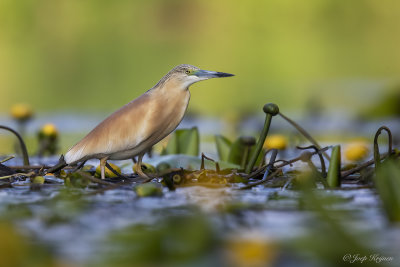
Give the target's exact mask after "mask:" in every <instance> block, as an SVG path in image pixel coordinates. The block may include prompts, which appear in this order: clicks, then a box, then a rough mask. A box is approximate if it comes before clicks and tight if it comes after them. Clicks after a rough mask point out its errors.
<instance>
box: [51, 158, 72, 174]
mask: <svg viewBox="0 0 400 267" xmlns="http://www.w3.org/2000/svg"><path fill="white" fill-rule="evenodd" d="M67 165H68V164H67V163H66V162H65V159H64V155H61V157H60V159H59V160H58V163H57V164H56V165H54V166H53V167H51V168H50V169H48V170H47V173H54V172H57V171H59V170H61V169H62V168H64V167H65V166H67Z"/></svg>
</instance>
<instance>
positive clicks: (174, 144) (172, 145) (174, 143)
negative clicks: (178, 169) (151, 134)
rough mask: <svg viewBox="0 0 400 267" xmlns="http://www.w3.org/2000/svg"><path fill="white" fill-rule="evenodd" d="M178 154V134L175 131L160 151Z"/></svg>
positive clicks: (165, 153)
mask: <svg viewBox="0 0 400 267" xmlns="http://www.w3.org/2000/svg"><path fill="white" fill-rule="evenodd" d="M169 154H178V136H177V134H176V131H175V132H174V133H173V134H171V137H170V139H169V140H168V144H167V146H166V147H165V148H164V149H163V150H162V151H161V155H169Z"/></svg>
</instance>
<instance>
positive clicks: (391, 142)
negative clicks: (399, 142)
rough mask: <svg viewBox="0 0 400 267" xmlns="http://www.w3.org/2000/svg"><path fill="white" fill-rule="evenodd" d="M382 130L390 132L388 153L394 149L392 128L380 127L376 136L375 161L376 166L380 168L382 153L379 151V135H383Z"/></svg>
mask: <svg viewBox="0 0 400 267" xmlns="http://www.w3.org/2000/svg"><path fill="white" fill-rule="evenodd" d="M382 131H386V132H387V134H388V152H387V153H388V155H389V156H390V154H391V153H392V151H393V148H392V147H393V140H392V132H391V131H390V129H389V128H388V127H386V126H382V127H380V128H379V129H378V130H377V131H376V133H375V137H374V161H375V168H379V165H380V164H381V155H380V153H379V145H378V137H379V136H380V135H381V133H382Z"/></svg>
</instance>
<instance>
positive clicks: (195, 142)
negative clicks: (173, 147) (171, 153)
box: [175, 127, 200, 156]
mask: <svg viewBox="0 0 400 267" xmlns="http://www.w3.org/2000/svg"><path fill="white" fill-rule="evenodd" d="M175 133H176V135H177V136H178V153H179V154H184V155H190V156H198V155H199V151H200V136H199V130H198V129H197V127H193V128H191V129H180V130H177V131H176V132H175Z"/></svg>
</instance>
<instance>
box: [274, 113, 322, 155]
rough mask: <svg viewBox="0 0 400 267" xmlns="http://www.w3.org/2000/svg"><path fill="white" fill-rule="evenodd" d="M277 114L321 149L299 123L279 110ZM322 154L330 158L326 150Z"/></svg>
mask: <svg viewBox="0 0 400 267" xmlns="http://www.w3.org/2000/svg"><path fill="white" fill-rule="evenodd" d="M279 115H280V116H281V117H282V118H283V119H285V120H286V121H287V122H289V123H290V124H291V125H292V126H293V127H294V128H296V129H297V131H299V132H300V133H301V134H302V135H303V136H304V137H305V138H306V139H307V140H308V141H310V143H311V144H313V145H314V146H316V147H317V148H318V149H319V150H321V146H320V145H319V144H318V142H317V141H316V140H315V139H314V138H313V137H312V136H311V135H310V134H309V133H308V132H307V131H306V130H304V128H302V127H301V126H300V125H298V124H297V123H296V122H294V121H293V120H291V119H289V118H288V117H287V116H285V115H283V114H282V113H281V112H279ZM323 155H324V157H325V158H326V159H327V160H330V158H329V156H328V154H327V153H326V152H323Z"/></svg>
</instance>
